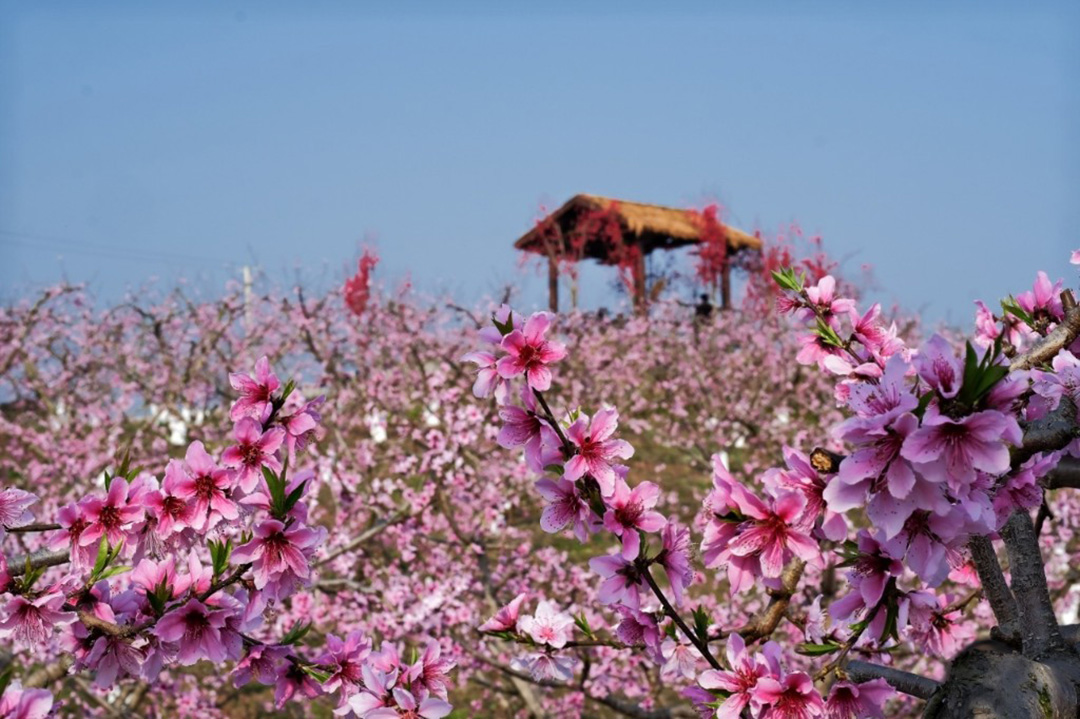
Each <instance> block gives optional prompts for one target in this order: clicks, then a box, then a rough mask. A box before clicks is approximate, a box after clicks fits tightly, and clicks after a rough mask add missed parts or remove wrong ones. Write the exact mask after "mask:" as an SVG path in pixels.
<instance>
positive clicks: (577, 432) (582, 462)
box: [564, 409, 634, 497]
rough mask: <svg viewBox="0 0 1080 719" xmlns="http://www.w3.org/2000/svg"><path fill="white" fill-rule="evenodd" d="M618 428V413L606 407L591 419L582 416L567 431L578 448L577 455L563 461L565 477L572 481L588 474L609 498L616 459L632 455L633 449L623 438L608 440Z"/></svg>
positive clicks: (613, 483)
mask: <svg viewBox="0 0 1080 719" xmlns="http://www.w3.org/2000/svg"><path fill="white" fill-rule="evenodd" d="M618 427H619V412H618V410H615V409H605V410H601V411H599V412H597V413H596V416H594V417H593V418H592V421H591V422H590V420H589V417H588V415H584V414H583V415H581V417H579V418H578V420H577V421H576V422H574V423H573V424H572V425H570V427H569V428H568V429H567V430H566V436H567V438H568V439H569V440H570V441H571V442H572V443H573V444H574V446H575V447H577V454H575V455H574V456H573V457H571V458H570V460H569V461H568V462H567V463H566V469H565V474H564V476H565V477H566V479H569V480H570V481H574V480H577V479H580V478H581V477H584V476H585V475H586V474H588V475H590V476H591V477H592V478H593V479H595V480H596V483H597V484H599V485H600V493H601V494H602V495H603V496H605V497H610V496H611V495H612V494H613V493H614V492H615V479H616V477H617V475H616V474H615V468H614V467H613V466H612V463H613V462H614V460H616V459H629V458H630V457H633V456H634V448H633V447H631V446H630V443H629V442H627V441H626V440H622V439H611V436H612V435H613V434H615V430H616V429H618Z"/></svg>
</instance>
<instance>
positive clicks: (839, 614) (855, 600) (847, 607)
mask: <svg viewBox="0 0 1080 719" xmlns="http://www.w3.org/2000/svg"><path fill="white" fill-rule="evenodd" d="M858 547H859V554H858V556H857V557H856V558H855V560H854V562H853V564H852V566H851V569H850V570H849V571H848V575H847V580H848V585H849V587H850V588H851V592H850V593H849V594H847V595H846V596H844V597H843V598H842V599H839V600H837V601H835V602H833V603H832V604H831V605H829V615H830V616H831V617H832V619H833V621H836V622H845V621H848V620H850V619H851V618H852V617H854V616H855V615H857V614H859V613H860V612H862V611H863V610H864V609H868V608H873V607H875V606H877V604H878V602H880V601H881V598H882V597H883V596H884V595H885V587H886V586H888V583H889V580H891V579H893V578H895V577H899V576H900V575H901V574H903V573H904V564H903V562H901V561H900V559H899V558H897V557H894V556H892V555H891V554H890V553H889V550H888V549H887V548H886V547H884V546H882V545H881V544H880V543H879V542H878V541H877V540H876V539H874V538H873V537H872V536H871V535H870V534H869V533H868V532H867V531H866V530H865V529H860V530H859V535H858Z"/></svg>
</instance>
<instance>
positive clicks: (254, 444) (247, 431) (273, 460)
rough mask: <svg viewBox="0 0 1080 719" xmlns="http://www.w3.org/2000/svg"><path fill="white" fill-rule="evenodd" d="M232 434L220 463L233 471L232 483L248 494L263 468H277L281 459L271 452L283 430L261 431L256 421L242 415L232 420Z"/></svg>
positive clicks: (277, 469)
mask: <svg viewBox="0 0 1080 719" xmlns="http://www.w3.org/2000/svg"><path fill="white" fill-rule="evenodd" d="M234 436H235V437H236V441H237V444H235V445H233V446H232V447H229V448H228V449H226V450H225V453H224V454H222V456H221V463H222V464H224V465H225V466H226V467H231V468H233V469H235V470H236V472H237V474H236V483H237V484H238V485H239V486H240V489H241V490H243V491H244V492H246V493H248V494H250V493H251V492H254V491H255V488H256V487H257V486H258V485H259V480H261V479H262V468H263V467H266V468H267V469H270V470H271V471H273V472H280V471H281V461H280V460H278V458H277V457H276V456H275V452H277V451H278V448H280V447H281V445H282V443H283V442H284V441H285V430H284V429H282V428H281V427H271V428H270V429H268V430H266V431H265V432H264V431H263V430H262V425H261V424H259V422H257V421H255V420H254V419H251V418H250V417H244V418H243V419H241V420H240V421H239V422H237V423H236V429H235V431H234Z"/></svg>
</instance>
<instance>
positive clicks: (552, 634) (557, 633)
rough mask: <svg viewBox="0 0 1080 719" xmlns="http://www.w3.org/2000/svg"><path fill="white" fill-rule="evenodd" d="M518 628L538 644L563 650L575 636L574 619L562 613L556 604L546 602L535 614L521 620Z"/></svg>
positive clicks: (537, 608) (543, 602)
mask: <svg viewBox="0 0 1080 719" xmlns="http://www.w3.org/2000/svg"><path fill="white" fill-rule="evenodd" d="M518 627H519V628H520V629H521V631H522V632H524V633H525V634H528V635H529V636H530V637H532V640H533V641H534V642H536V643H537V644H546V645H547V646H549V647H552V648H554V649H562V648H563V647H565V646H566V643H567V642H568V641H570V639H571V638H572V637H573V635H574V618H573V617H571V616H570V615H569V614H567V613H565V612H560V611H559V610H558V607H557V606H556V605H555V603H554V602H551V601H548V600H544V601H542V602H540V604H538V605H537V607H536V612H535V613H534V614H532V615H531V616H524V617H522V618H521V620H520V621H519V622H518Z"/></svg>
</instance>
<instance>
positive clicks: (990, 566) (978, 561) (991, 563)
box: [968, 537, 1020, 636]
mask: <svg viewBox="0 0 1080 719" xmlns="http://www.w3.org/2000/svg"><path fill="white" fill-rule="evenodd" d="M968 549H969V550H971V558H972V560H973V561H974V563H975V571H976V572H978V574H979V582H980V583H981V584H982V587H983V593H984V594H985V596H986V600H987V601H988V602H990V609H991V610H993V612H994V617H995V618H996V619H997V622H998V627H999V628H1000V630H1001V632H1002V634H1004V635H1006V636H1012V635H1014V634H1016V632H1017V630H1018V628H1019V627H1018V626H1017V624H1018V621H1019V618H1020V614H1019V611H1018V610H1017V608H1016V598H1015V597H1014V596H1013V593H1012V590H1011V589H1009V585H1008V584H1007V583H1006V582H1005V574H1004V573H1003V572H1002V571H1001V564H1000V563H998V558H997V552H995V551H994V543H993V542H991V541H990V538H989V537H972V538H971V540H970V541H969V542H968Z"/></svg>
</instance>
